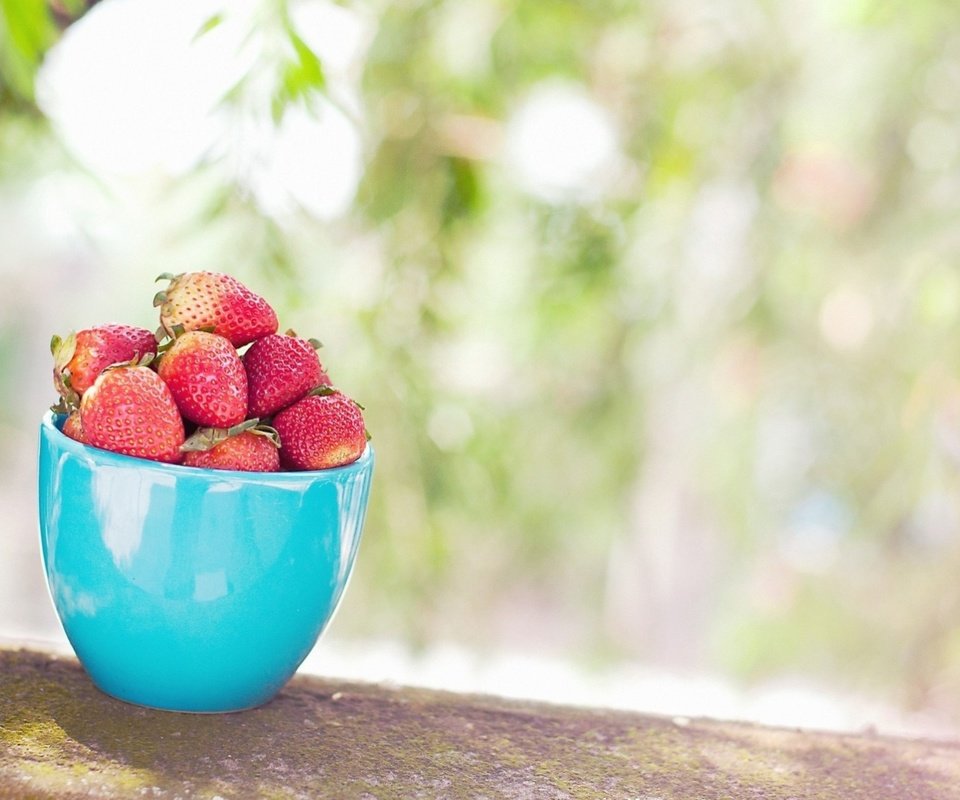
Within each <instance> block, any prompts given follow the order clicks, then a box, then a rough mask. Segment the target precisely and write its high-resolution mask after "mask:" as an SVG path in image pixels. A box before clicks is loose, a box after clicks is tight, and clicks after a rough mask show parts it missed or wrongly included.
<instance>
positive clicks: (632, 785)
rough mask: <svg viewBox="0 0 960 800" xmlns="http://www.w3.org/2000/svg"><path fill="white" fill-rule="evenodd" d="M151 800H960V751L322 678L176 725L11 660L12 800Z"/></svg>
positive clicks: (12, 656) (5, 693) (44, 662)
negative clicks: (259, 702)
mask: <svg viewBox="0 0 960 800" xmlns="http://www.w3.org/2000/svg"><path fill="white" fill-rule="evenodd" d="M138 796H139V797H159V798H208V799H209V800H212V799H213V798H216V797H222V798H232V797H238V798H242V797H264V798H316V797H332V798H338V799H339V798H343V800H351V799H353V798H356V799H357V800H361V799H362V800H393V799H394V798H397V799H398V800H401V799H402V800H409V798H419V797H422V798H471V799H473V798H477V799H479V798H491V800H492V798H518V799H519V798H525V799H529V800H539V798H550V799H551V800H559V799H560V798H577V799H579V798H624V799H628V798H629V799H635V800H745V799H746V798H751V799H752V800H822V799H823V800H825V799H826V798H829V799H830V800H887V798H889V800H960V743H946V742H931V741H915V740H907V739H892V738H883V737H870V736H844V735H835V734H826V733H814V732H799V731H791V730H781V729H770V728H763V727H759V726H754V725H746V724H739V723H721V722H713V721H706V720H691V721H686V720H678V721H673V720H669V719H664V718H659V717H649V716H644V715H640V714H633V713H622V712H611V711H600V710H586V709H576V708H565V707H559V706H550V705H544V704H536V703H522V702H515V701H507V700H501V699H498V698H494V697H477V696H460V695H455V694H450V693H444V692H432V691H426V690H420V689H391V688H386V687H383V686H376V685H362V684H346V683H339V682H336V683H335V682H331V681H327V680H320V679H316V678H308V677H297V678H295V679H294V680H293V681H292V682H291V683H290V684H289V685H288V686H287V687H286V688H285V689H284V690H283V692H281V694H280V695H279V696H278V697H277V698H276V699H275V700H273V701H272V702H271V703H268V704H267V705H266V706H263V707H262V708H259V709H255V710H253V711H247V712H242V713H238V714H226V715H209V716H207V715H189V714H171V713H164V712H159V711H150V710H147V709H143V708H139V707H136V706H131V705H128V704H126V703H121V702H119V701H117V700H113V699H112V698H109V697H107V696H105V695H103V694H102V693H100V692H99V691H98V690H97V689H95V688H94V687H93V685H92V684H91V683H90V681H89V680H88V679H87V677H86V675H85V674H84V672H83V671H82V669H81V668H80V667H79V666H78V664H77V662H76V661H75V660H73V659H71V658H57V657H53V656H50V655H48V654H44V653H38V652H33V651H28V650H0V798H8V797H9V798H20V797H24V798H129V797H138Z"/></svg>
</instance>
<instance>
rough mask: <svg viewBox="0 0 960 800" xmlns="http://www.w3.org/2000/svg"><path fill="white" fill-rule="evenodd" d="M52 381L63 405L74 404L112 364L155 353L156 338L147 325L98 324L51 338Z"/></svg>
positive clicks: (69, 406) (72, 405) (73, 406)
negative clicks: (141, 326) (63, 337)
mask: <svg viewBox="0 0 960 800" xmlns="http://www.w3.org/2000/svg"><path fill="white" fill-rule="evenodd" d="M50 351H51V352H52V353H53V362H54V364H53V383H54V386H55V387H56V389H57V391H58V392H59V393H60V396H61V397H62V398H63V399H64V401H65V403H66V407H68V408H75V407H76V405H77V403H79V401H80V397H81V396H82V395H83V393H84V392H85V391H87V389H89V388H90V387H91V386H93V382H94V381H95V380H96V379H97V376H98V375H99V374H100V373H101V372H102V371H103V370H104V368H105V367H109V366H110V365H111V364H119V363H122V362H127V361H133V360H135V359H139V358H140V357H142V356H144V355H146V354H147V353H152V354H154V355H155V354H156V352H157V340H156V339H155V338H154V335H153V334H152V333H151V332H150V331H148V330H147V329H146V328H138V327H135V326H133V325H116V324H113V325H97V326H95V327H93V328H84V329H83V330H81V331H78V332H76V333H71V334H69V335H68V336H67V337H66V338H65V339H61V338H60V337H59V336H54V337H53V339H51V340H50Z"/></svg>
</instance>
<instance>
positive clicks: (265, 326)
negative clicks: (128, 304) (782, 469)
mask: <svg viewBox="0 0 960 800" xmlns="http://www.w3.org/2000/svg"><path fill="white" fill-rule="evenodd" d="M160 279H168V280H170V286H168V287H167V289H166V290H164V291H162V292H158V293H157V295H156V297H154V298H153V304H154V305H155V306H159V307H160V324H161V325H162V326H163V329H164V330H165V331H166V332H167V334H169V335H170V336H174V335H176V333H177V331H178V328H182V329H183V330H185V331H195V330H200V329H209V330H212V331H213V332H214V333H218V334H220V335H221V336H223V337H225V338H227V339H228V340H229V341H230V343H231V344H232V345H233V346H234V347H242V346H243V345H245V344H249V343H250V342H252V341H254V340H255V339H259V338H261V337H263V336H267V335H269V334H271V333H276V331H277V324H278V323H277V314H276V312H275V311H274V310H273V309H272V308H271V307H270V304H269V303H267V301H266V300H264V299H263V298H262V297H260V295H258V294H254V293H253V292H252V291H250V290H249V289H248V288H247V287H246V286H244V285H243V284H242V283H240V281H238V280H237V279H236V278H234V277H232V276H230V275H225V274H223V273H222V272H185V273H183V274H181V275H169V274H164V275H161V276H160V278H158V279H157V280H160Z"/></svg>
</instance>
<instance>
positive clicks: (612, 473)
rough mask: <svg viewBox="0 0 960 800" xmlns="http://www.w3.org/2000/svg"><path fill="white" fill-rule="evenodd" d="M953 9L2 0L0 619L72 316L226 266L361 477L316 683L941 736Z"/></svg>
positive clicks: (705, 3)
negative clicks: (334, 394)
mask: <svg viewBox="0 0 960 800" xmlns="http://www.w3.org/2000/svg"><path fill="white" fill-rule="evenodd" d="M957 22H960V20H958V13H957V8H956V5H955V4H954V3H953V2H950V0H922V2H913V3H909V4H908V3H885V2H880V0H775V1H773V2H768V1H767V0H682V2H675V0H650V1H649V2H645V3H642V4H640V3H633V2H625V1H624V0H594V1H593V2H572V0H569V1H568V0H561V1H560V2H554V3H543V2H539V1H538V0H495V1H491V0H445V1H444V0H434V1H432V2H426V1H425V0H402V1H401V2H390V3H388V2H378V1H377V0H369V2H368V1H366V0H356V2H345V3H337V4H334V3H331V2H327V1H326V0H302V1H301V2H298V1H297V0H262V1H257V2H254V0H239V1H235V2H229V3H228V2H226V1H225V0H223V1H222V2H218V1H217V0H191V1H190V2H187V0H104V1H103V2H99V3H96V4H91V3H89V2H85V1H84V0H50V1H49V2H46V1H45V0H0V279H2V284H0V285H2V289H0V386H2V398H3V402H2V405H0V509H2V512H0V519H2V520H3V522H2V534H0V636H2V637H4V638H6V639H8V640H18V641H24V640H39V641H51V642H56V641H62V633H61V632H60V629H59V625H58V623H57V621H56V618H55V616H54V614H53V611H52V607H51V604H50V601H49V598H48V596H47V593H46V589H45V586H44V583H43V576H42V569H41V565H40V559H39V553H38V545H37V541H36V538H37V537H36V512H35V488H34V482H35V465H34V462H35V457H36V445H35V438H36V426H37V422H38V420H39V418H40V416H41V414H42V413H43V411H44V409H45V408H46V406H48V405H49V404H50V403H51V402H53V399H54V392H53V388H52V384H51V379H50V368H51V360H50V356H49V351H48V349H47V348H48V342H49V339H50V336H51V334H52V333H54V332H59V333H65V332H67V331H69V330H71V329H78V328H81V327H85V326H88V325H92V324H96V323H100V322H106V321H116V322H128V323H131V324H141V325H144V326H146V327H150V328H153V327H155V325H156V315H155V311H154V309H153V308H152V306H151V299H152V296H153V293H154V291H155V290H156V289H155V285H154V283H153V279H154V278H155V276H156V275H157V274H159V273H161V272H180V271H185V270H196V269H209V270H218V271H226V272H230V273H231V274H233V275H235V276H237V277H238V278H240V279H241V280H243V281H244V282H246V283H247V284H248V285H249V286H250V287H251V288H253V289H254V290H255V291H257V292H258V293H260V294H262V295H264V296H265V297H267V298H268V299H269V300H270V301H271V302H272V303H273V304H274V306H275V307H276V308H277V309H278V311H279V313H280V318H281V327H283V328H286V327H293V328H295V329H296V330H297V331H298V332H299V333H300V334H301V335H305V336H315V337H318V338H319V339H321V340H322V341H323V342H324V345H325V347H324V349H323V350H322V351H321V357H322V359H323V360H324V363H325V365H326V366H327V368H328V369H329V371H330V372H331V374H332V376H333V378H334V380H335V381H336V382H337V383H338V385H340V386H341V387H343V388H344V389H345V390H346V391H347V392H348V393H350V394H352V395H353V396H355V397H356V398H357V399H358V400H360V402H362V403H363V404H364V405H365V406H366V409H367V410H366V415H367V424H368V427H369V429H370V430H371V432H372V433H373V437H374V444H375V446H376V447H377V451H378V465H377V471H378V472H377V476H376V481H375V488H374V494H373V497H372V505H371V508H370V512H369V516H368V520H367V526H366V529H365V538H364V540H363V543H362V547H361V551H360V556H359V559H358V562H357V568H356V572H355V574H354V579H353V581H352V583H351V586H350V589H349V591H348V592H347V595H346V597H345V600H344V603H343V605H342V607H341V609H340V612H339V614H338V617H337V619H336V620H335V622H334V624H333V626H332V628H331V630H330V632H329V635H328V636H327V637H325V638H324V639H323V640H322V641H321V643H320V645H319V646H318V648H317V650H316V651H315V652H314V654H312V655H311V657H310V659H309V660H308V667H310V668H314V669H316V670H318V671H321V672H324V671H326V672H328V673H329V672H340V673H342V674H345V675H347V676H353V677H363V678H366V677H370V678H376V679H388V680H395V681H400V682H406V683H411V682H413V683H416V682H423V683H428V684H433V685H444V686H452V687H454V688H461V689H480V690H489V691H500V692H502V693H510V692H514V693H518V694H528V695H536V696H544V697H547V698H548V699H553V700H558V701H563V700H568V701H575V702H579V701H583V702H591V703H601V704H610V705H620V706H624V707H637V708H641V709H644V710H654V711H660V712H663V713H672V714H690V715H699V714H709V715H717V716H726V717H741V718H760V719H763V720H764V721H773V722H777V723H782V724H812V725H816V726H820V727H828V726H837V727H850V728H858V727H862V726H865V725H879V726H880V727H881V728H883V729H890V730H909V731H913V732H924V733H929V732H938V733H942V732H946V733H953V734H956V733H957V732H958V731H960V579H958V578H960V491H958V490H960V380H958V363H960V362H958V359H960V328H958V315H960V224H958V220H960V214H958V212H960V26H958V25H957Z"/></svg>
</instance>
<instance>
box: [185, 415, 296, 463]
mask: <svg viewBox="0 0 960 800" xmlns="http://www.w3.org/2000/svg"><path fill="white" fill-rule="evenodd" d="M238 427H239V426H238ZM279 446H280V442H279V441H278V439H277V432H276V431H275V430H273V429H272V428H266V427H257V428H253V429H250V428H247V429H245V430H241V431H240V432H239V433H231V432H230V431H225V430H222V429H217V428H200V429H199V430H198V431H197V432H196V433H195V434H194V435H193V436H191V437H190V438H189V439H187V441H186V442H184V444H183V447H182V448H181V449H182V450H184V451H186V452H185V454H184V456H183V464H184V466H187V467H205V468H207V469H232V470H240V471H242V472H277V471H278V470H279V469H280V451H279V449H278V448H279ZM194 448H197V449H194Z"/></svg>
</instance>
